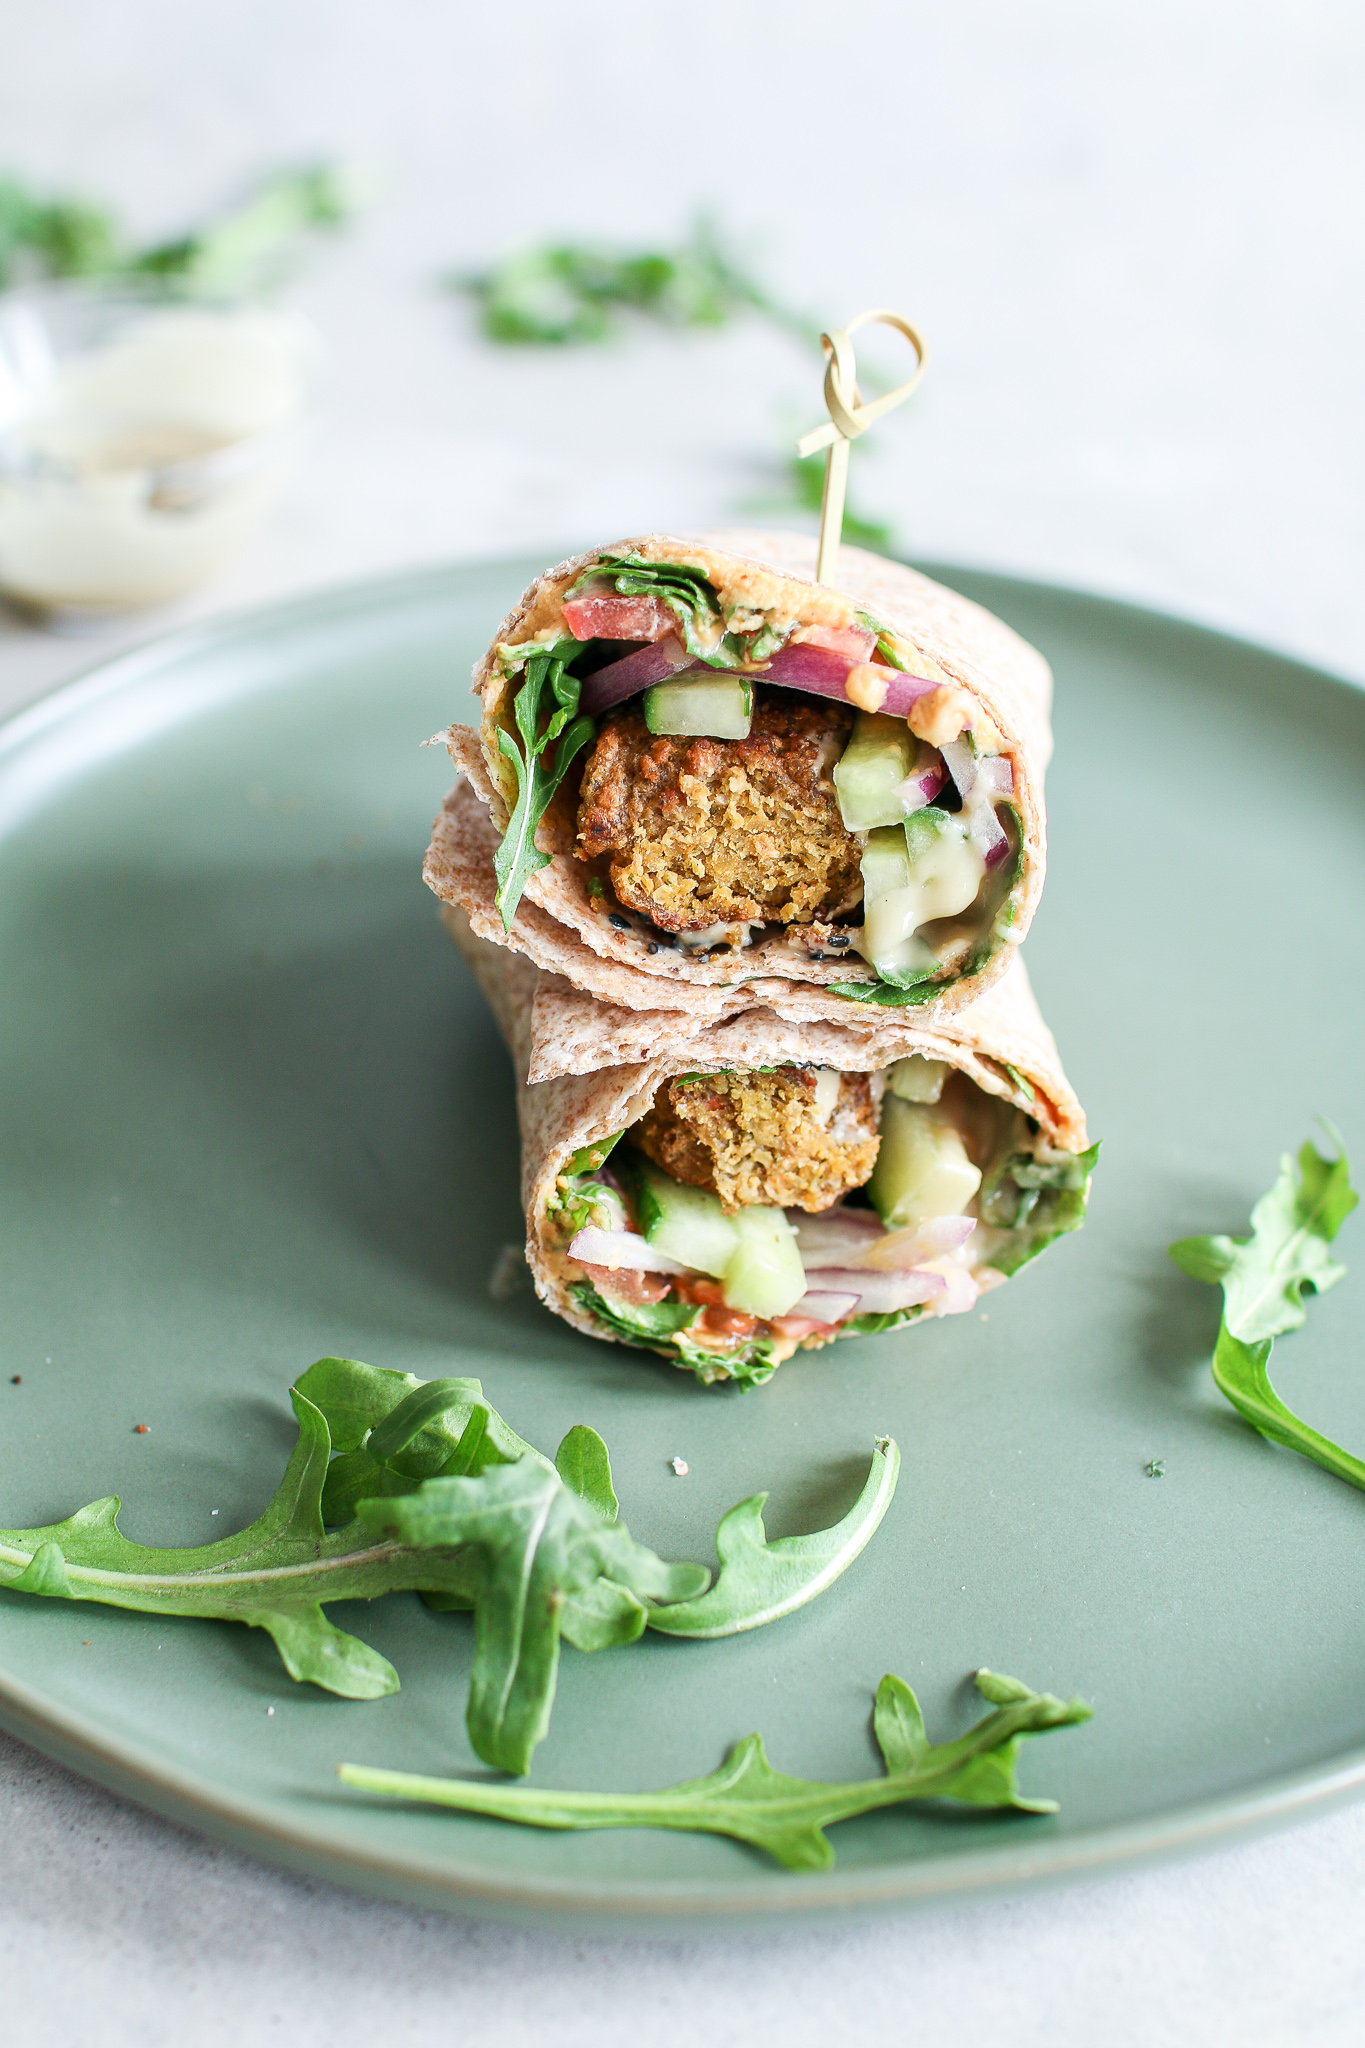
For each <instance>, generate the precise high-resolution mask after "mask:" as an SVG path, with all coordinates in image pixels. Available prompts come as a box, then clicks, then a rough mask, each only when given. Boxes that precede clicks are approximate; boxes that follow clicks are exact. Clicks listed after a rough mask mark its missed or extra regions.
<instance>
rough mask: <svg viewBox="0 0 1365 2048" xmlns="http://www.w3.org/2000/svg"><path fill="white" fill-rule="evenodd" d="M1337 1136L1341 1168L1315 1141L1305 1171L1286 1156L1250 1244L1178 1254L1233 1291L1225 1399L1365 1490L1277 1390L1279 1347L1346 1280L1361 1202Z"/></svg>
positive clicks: (1340, 1454) (1193, 1241)
mask: <svg viewBox="0 0 1365 2048" xmlns="http://www.w3.org/2000/svg"><path fill="white" fill-rule="evenodd" d="M1327 1128H1328V1129H1329V1130H1330V1126H1328V1127H1327ZM1331 1136H1332V1138H1333V1139H1334V1140H1335V1142H1336V1145H1337V1156H1336V1158H1335V1159H1331V1158H1327V1157H1325V1156H1324V1155H1323V1154H1322V1153H1321V1152H1319V1151H1318V1149H1317V1147H1316V1146H1315V1145H1314V1144H1313V1142H1312V1140H1311V1139H1309V1140H1307V1141H1306V1142H1305V1143H1304V1144H1303V1145H1302V1146H1301V1148H1300V1150H1299V1156H1298V1160H1297V1162H1295V1161H1294V1160H1292V1159H1291V1158H1290V1157H1289V1155H1288V1154H1287V1153H1286V1154H1285V1156H1284V1157H1283V1158H1282V1159H1281V1161H1280V1172H1279V1177H1278V1179H1277V1180H1276V1182H1275V1184H1274V1186H1273V1187H1272V1188H1270V1189H1269V1191H1268V1192H1267V1193H1266V1194H1264V1195H1262V1197H1261V1199H1260V1201H1259V1202H1258V1203H1257V1204H1256V1207H1255V1208H1254V1209H1253V1210H1252V1212H1251V1231H1250V1233H1249V1235H1248V1236H1246V1237H1182V1238H1181V1239H1180V1240H1179V1242H1178V1243H1176V1244H1173V1245H1172V1246H1171V1248H1170V1253H1171V1257H1172V1258H1173V1259H1174V1260H1175V1262H1176V1264H1177V1266H1179V1267H1180V1269H1181V1271H1182V1272H1185V1273H1188V1274H1189V1275H1190V1277H1191V1278H1192V1279H1194V1280H1204V1281H1207V1282H1208V1283H1209V1284H1210V1285H1212V1286H1220V1287H1221V1288H1222V1290H1223V1319H1222V1323H1221V1326H1220V1328H1219V1331H1218V1342H1217V1345H1216V1347H1215V1349H1214V1354H1213V1377H1214V1381H1215V1384H1216V1385H1217V1387H1218V1389H1219V1391H1220V1393H1222V1394H1224V1395H1226V1397H1227V1399H1228V1400H1229V1401H1230V1402H1231V1403H1232V1405H1233V1407H1234V1408H1235V1409H1236V1410H1237V1412H1238V1414H1239V1415H1241V1416H1244V1417H1245V1419H1246V1420H1247V1421H1248V1422H1249V1423H1251V1425H1252V1427H1253V1428H1255V1429H1258V1430H1259V1431H1260V1432H1261V1435H1262V1436H1265V1437H1269V1438H1270V1439H1271V1440H1272V1442H1274V1443H1278V1444H1284V1445H1285V1446H1286V1447H1287V1448H1288V1449H1289V1450H1291V1451H1301V1452H1302V1453H1303V1455H1304V1457H1306V1458H1312V1459H1313V1460H1314V1462H1315V1463H1316V1464H1319V1465H1322V1466H1324V1467H1325V1468H1326V1470H1327V1471H1329V1472H1334V1473H1335V1474H1336V1475H1337V1477H1338V1478H1339V1479H1345V1480H1348V1481H1349V1482H1350V1484H1351V1485H1352V1486H1359V1487H1361V1488H1365V1462H1363V1461H1362V1460H1361V1459H1359V1458H1355V1457H1352V1456H1351V1454H1350V1452H1349V1451H1345V1450H1343V1449H1342V1447H1341V1445H1340V1444H1336V1443H1333V1441H1332V1439H1331V1438H1330V1437H1325V1436H1322V1435H1320V1434H1319V1432H1318V1431H1317V1430H1315V1429H1312V1428H1310V1426H1309V1425H1308V1424H1307V1423H1306V1422H1304V1421H1302V1420H1301V1418H1300V1417H1299V1416H1297V1415H1295V1414H1294V1412H1293V1410H1292V1409H1291V1408H1288V1407H1287V1406H1286V1405H1285V1403H1284V1402H1283V1401H1282V1400H1281V1399H1280V1397H1279V1395H1278V1394H1277V1393H1276V1391H1275V1389H1274V1387H1273V1386H1272V1385H1271V1382H1270V1353H1271V1349H1272V1347H1273V1345H1274V1341H1275V1339H1276V1337H1278V1336H1280V1335H1282V1334H1283V1332H1284V1331H1286V1330H1296V1329H1298V1327H1299V1326H1300V1324H1301V1323H1302V1322H1303V1320H1304V1317H1305V1314H1306V1306H1305V1301H1304V1297H1305V1294H1325V1293H1326V1292H1327V1289H1328V1288H1329V1287H1335V1286H1336V1284H1337V1282H1338V1280H1340V1279H1342V1278H1343V1277H1344V1276H1345V1272H1346V1268H1345V1267H1344V1266H1342V1265H1338V1263H1337V1262H1336V1260H1335V1259H1333V1257H1332V1255H1331V1252H1330V1250H1329V1247H1330V1246H1331V1245H1332V1244H1333V1243H1334V1242H1335V1240H1336V1235H1337V1232H1338V1231H1339V1230H1340V1229H1341V1226H1342V1224H1343V1223H1344V1222H1345V1221H1346V1218H1347V1217H1348V1216H1349V1215H1350V1213H1351V1211H1352V1209H1354V1208H1355V1206H1356V1204H1357V1202H1358V1201H1359V1200H1360V1197H1359V1195H1358V1194H1357V1193H1356V1191H1355V1189H1354V1188H1353V1187H1352V1186H1351V1169H1350V1164H1349V1162H1348V1160H1347V1157H1346V1153H1345V1149H1344V1147H1343V1146H1342V1144H1341V1140H1340V1139H1339V1138H1338V1137H1337V1134H1336V1132H1335V1131H1331Z"/></svg>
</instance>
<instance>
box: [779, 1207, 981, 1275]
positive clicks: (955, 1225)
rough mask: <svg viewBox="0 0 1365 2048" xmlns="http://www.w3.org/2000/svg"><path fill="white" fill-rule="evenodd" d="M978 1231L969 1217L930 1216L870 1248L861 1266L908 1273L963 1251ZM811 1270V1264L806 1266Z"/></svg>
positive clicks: (896, 1231)
mask: <svg viewBox="0 0 1365 2048" xmlns="http://www.w3.org/2000/svg"><path fill="white" fill-rule="evenodd" d="M975 1229H976V1224H975V1222H974V1221H973V1219H972V1218H971V1217H970V1216H928V1217H926V1218H925V1220H924V1221H923V1222H922V1223H915V1224H911V1225H910V1226H909V1227H908V1228H906V1229H904V1230H889V1231H887V1232H886V1234H885V1236H884V1237H881V1238H879V1239H877V1240H876V1242H875V1243H873V1244H871V1245H869V1246H868V1248H867V1251H866V1252H865V1253H864V1255H863V1258H862V1259H860V1260H859V1261H858V1264H859V1265H860V1266H862V1265H867V1266H869V1267H871V1268H873V1269H874V1270H875V1271H877V1272H882V1273H908V1272H911V1271H913V1270H914V1269H916V1268H918V1267H920V1266H923V1265H925V1264H926V1263H927V1262H928V1261H929V1260H930V1259H940V1258H943V1257H945V1256H947V1255H949V1254H951V1253H953V1252H956V1251H958V1250H960V1249H961V1247H962V1246H963V1245H964V1244H966V1242H967V1239H968V1238H969V1237H970V1236H971V1234H972V1232H973V1231H974V1230H975ZM806 1263H807V1265H808V1266H809V1263H810V1262H809V1260H808V1261H807V1262H806Z"/></svg>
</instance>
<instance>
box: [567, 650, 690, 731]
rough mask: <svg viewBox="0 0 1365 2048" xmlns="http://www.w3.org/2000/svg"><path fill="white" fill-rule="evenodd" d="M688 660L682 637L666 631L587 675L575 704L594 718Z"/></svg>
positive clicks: (675, 671) (662, 678) (687, 665)
mask: <svg viewBox="0 0 1365 2048" xmlns="http://www.w3.org/2000/svg"><path fill="white" fill-rule="evenodd" d="M691 663H692V657H691V655H690V654H689V653H688V651H687V649H686V648H685V647H684V646H683V644H682V641H681V640H680V639H679V638H678V636H677V634H676V633H670V634H669V635H668V636H667V638H666V639H663V640H655V641H653V642H651V644H650V645H649V646H648V647H637V648H636V650H635V652H634V654H623V655H622V657H621V659H620V660H619V661H611V662H608V663H607V666H606V667H605V668H599V669H598V670H597V672H596V674H595V675H590V676H589V677H587V679H586V681H585V682H584V684H583V689H582V692H581V694H580V696H579V700H578V708H579V710H580V711H586V712H587V713H588V714H589V716H590V717H592V718H596V717H598V716H599V715H600V713H602V712H603V711H610V709H611V707H612V705H613V704H624V703H625V701H626V699H627V698H628V697H638V695H639V694H640V692H641V690H648V689H650V688H652V686H653V685H654V684H655V683H661V682H663V680H664V678H665V677H666V676H675V675H676V674H677V673H678V670H679V669H680V668H689V667H690V666H691Z"/></svg>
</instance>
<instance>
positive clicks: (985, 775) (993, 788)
mask: <svg viewBox="0 0 1365 2048" xmlns="http://www.w3.org/2000/svg"><path fill="white" fill-rule="evenodd" d="M976 770H977V774H978V775H979V776H980V778H981V787H982V788H983V789H988V790H989V791H990V793H991V795H992V796H1013V795H1014V767H1013V764H1012V763H1011V762H1009V761H1007V760H1006V758H1005V756H1004V755H1003V754H987V755H985V756H984V758H983V759H981V760H979V761H978V762H977V764H976Z"/></svg>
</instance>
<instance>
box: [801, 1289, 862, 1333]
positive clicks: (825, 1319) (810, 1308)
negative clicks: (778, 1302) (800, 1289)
mask: <svg viewBox="0 0 1365 2048" xmlns="http://www.w3.org/2000/svg"><path fill="white" fill-rule="evenodd" d="M858 1300H859V1297H858V1296H857V1295H856V1294H822V1293H821V1292H820V1290H819V1289H818V1288H812V1289H811V1291H810V1293H809V1294H803V1295H802V1297H801V1299H800V1301H798V1302H797V1304H796V1306H795V1308H793V1309H789V1310H788V1318H790V1317H797V1318H805V1317H809V1319H810V1321H811V1322H812V1323H841V1322H842V1321H843V1320H844V1317H845V1316H851V1315H852V1314H853V1312H854V1310H855V1309H856V1308H857V1306H858ZM786 1319H787V1318H784V1320H786ZM793 1334H795V1333H793ZM802 1334H803V1335H805V1334H808V1333H807V1332H803V1333H802Z"/></svg>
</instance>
